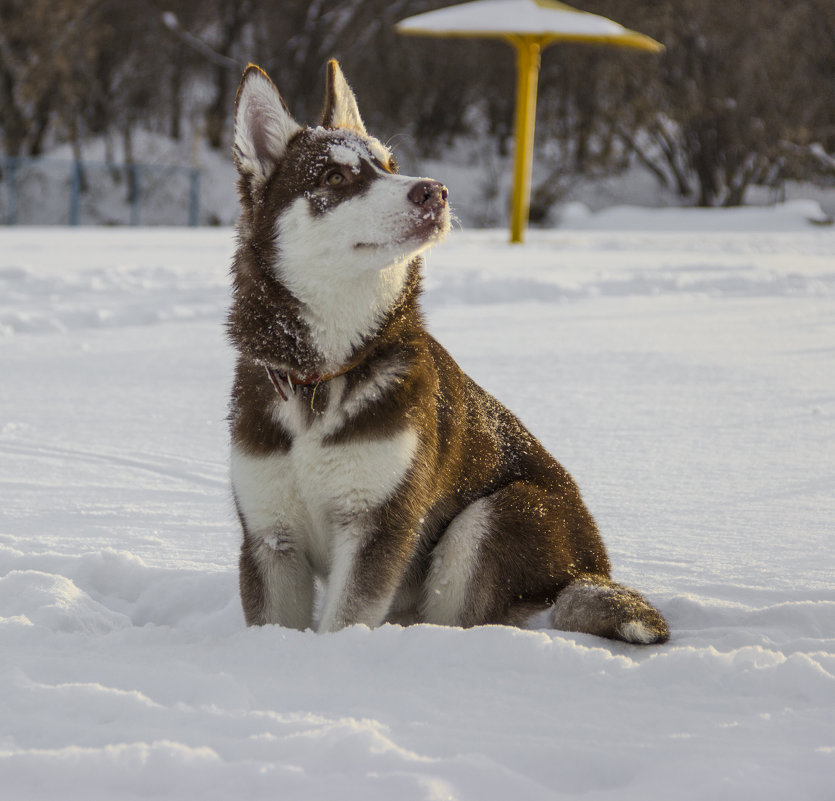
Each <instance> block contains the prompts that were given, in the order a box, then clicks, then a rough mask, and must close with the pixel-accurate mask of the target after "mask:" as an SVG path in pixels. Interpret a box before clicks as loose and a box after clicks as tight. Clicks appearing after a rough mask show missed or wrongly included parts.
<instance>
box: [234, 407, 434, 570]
mask: <svg viewBox="0 0 835 801" xmlns="http://www.w3.org/2000/svg"><path fill="white" fill-rule="evenodd" d="M296 402H297V401H296V400H295V399H291V400H290V401H289V403H288V407H287V409H286V411H285V412H284V413H283V414H282V417H283V416H284V415H285V414H287V415H288V416H289V415H292V412H293V410H292V405H293V404H294V403H296ZM328 429H329V426H328V425H327V420H325V419H323V420H322V421H321V423H318V424H317V423H314V424H313V425H312V426H310V427H309V428H308V429H307V430H305V431H303V432H302V431H297V432H294V434H295V435H294V438H293V444H292V447H291V448H290V450H289V451H287V452H284V453H276V454H272V455H269V456H252V455H250V454H248V453H246V452H244V451H243V450H241V449H240V448H238V447H237V446H236V445H235V444H234V443H233V446H232V460H231V472H232V486H233V488H234V491H235V497H236V499H237V502H238V505H239V508H240V510H241V513H242V515H243V517H244V519H245V521H246V525H247V531H248V533H249V535H250V536H253V537H259V538H262V539H263V540H264V541H265V542H266V543H267V544H268V545H270V546H271V547H273V548H277V549H281V548H284V547H288V548H299V549H301V550H302V551H303V552H304V553H305V554H306V556H307V557H308V558H309V559H310V560H311V562H312V563H313V565H314V567H315V568H316V569H317V572H323V573H327V571H328V569H329V566H330V561H331V554H332V550H333V542H334V539H335V537H336V536H337V535H338V534H339V533H340V532H345V531H346V530H350V529H351V528H352V525H353V523H354V521H356V522H357V524H359V525H361V521H362V520H363V518H364V516H365V515H366V513H367V512H368V511H370V510H371V509H373V508H374V507H377V506H379V505H380V504H381V503H383V502H384V501H385V500H386V499H387V498H388V497H390V496H391V495H392V493H393V492H394V491H395V490H396V488H397V486H398V485H399V484H400V482H401V481H402V480H403V478H404V476H405V475H406V472H407V471H408V470H409V467H410V466H411V464H412V460H413V458H414V455H415V452H416V450H417V444H418V438H417V433H416V432H415V431H414V430H413V429H410V428H406V429H404V430H403V431H401V432H399V433H398V434H396V435H395V436H393V437H388V438H381V439H362V440H357V441H351V442H345V443H340V444H326V443H325V442H324V441H323V437H324V436H325V435H326V433H327V432H328Z"/></svg>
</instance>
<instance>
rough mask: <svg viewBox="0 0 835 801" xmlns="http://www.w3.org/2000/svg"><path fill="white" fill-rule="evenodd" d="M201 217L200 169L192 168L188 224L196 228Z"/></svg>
mask: <svg viewBox="0 0 835 801" xmlns="http://www.w3.org/2000/svg"><path fill="white" fill-rule="evenodd" d="M199 217H200V170H198V169H197V168H196V167H192V169H191V181H190V182H189V192H188V224H189V225H190V226H191V227H192V228H194V227H195V226H196V225H197V224H198V221H199Z"/></svg>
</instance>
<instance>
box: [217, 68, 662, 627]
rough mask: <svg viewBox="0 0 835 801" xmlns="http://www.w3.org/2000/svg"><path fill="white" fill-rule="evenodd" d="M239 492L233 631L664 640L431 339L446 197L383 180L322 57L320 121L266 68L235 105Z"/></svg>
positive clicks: (421, 186)
mask: <svg viewBox="0 0 835 801" xmlns="http://www.w3.org/2000/svg"><path fill="white" fill-rule="evenodd" d="M234 157H235V163H236V166H237V168H238V172H239V174H240V181H239V190H240V197H241V205H242V211H241V217H240V222H239V228H238V235H239V244H238V250H237V254H236V256H235V262H234V300H233V305H232V309H231V312H230V315H229V331H230V335H231V338H232V340H233V342H234V344H235V346H236V348H237V349H238V353H239V357H238V363H237V369H236V374H235V381H234V386H233V391H232V403H231V412H230V425H231V438H232V460H231V467H232V486H233V492H234V497H235V502H236V505H237V509H238V513H239V517H240V521H241V526H242V529H243V543H242V547H241V556H240V586H241V599H242V603H243V608H244V614H245V617H246V621H247V623H248V624H250V625H253V624H264V623H278V624H281V625H283V626H291V627H295V628H300V629H303V628H308V627H311V626H313V625H314V624H315V623H316V622H317V621H315V620H314V607H315V606H316V604H315V603H314V588H315V579H317V578H318V579H320V580H321V582H322V586H323V587H324V596H323V598H322V602H321V606H320V609H321V611H320V615H319V619H318V630H319V631H334V630H337V629H340V628H342V627H344V626H348V625H351V624H355V623H364V624H367V625H369V626H378V625H380V624H382V623H384V622H387V621H389V622H399V623H412V622H427V623H441V624H449V625H459V626H473V625H478V624H485V623H509V624H514V625H525V623H526V622H527V621H529V620H530V619H531V618H532V616H534V615H536V614H538V613H542V612H547V614H548V616H549V619H550V622H551V623H552V624H553V625H554V626H555V627H558V628H564V629H568V630H573V631H585V632H590V633H593V634H598V635H601V636H604V637H615V638H619V639H624V640H627V641H631V642H640V643H650V642H662V641H664V640H666V639H667V636H668V631H667V626H666V623H665V622H664V619H663V617H662V616H661V615H660V613H659V612H658V611H657V610H656V609H654V608H653V607H652V606H651V605H650V604H649V603H648V602H647V601H646V600H645V599H644V598H643V597H642V596H641V595H639V594H638V593H637V592H635V591H634V590H630V589H628V588H626V587H623V586H621V585H619V584H616V583H614V582H613V581H611V579H610V578H609V562H608V558H607V556H606V552H605V549H604V546H603V543H602V541H601V539H600V536H599V534H598V531H597V527H596V526H595V523H594V520H593V519H592V517H591V515H590V514H589V512H588V510H587V509H586V507H585V505H584V504H583V501H582V499H581V497H580V493H579V490H578V489H577V486H576V485H575V483H574V482H573V480H572V479H571V477H570V476H569V475H568V473H567V472H566V471H565V470H564V469H563V468H562V467H561V466H560V465H559V464H558V463H557V462H556V461H555V460H554V459H553V457H551V456H550V455H549V454H548V453H547V452H546V451H545V449H544V448H543V447H542V445H541V444H540V443H539V442H538V441H537V440H536V439H535V438H534V437H533V436H532V435H531V434H530V433H529V432H528V431H527V430H526V429H525V428H524V426H523V425H522V424H521V423H520V422H519V421H518V420H517V419H516V417H514V415H513V414H512V413H511V412H509V411H508V410H507V409H506V408H505V407H504V406H502V405H501V404H500V403H499V402H498V401H496V400H495V399H494V398H492V397H491V396H490V395H488V394H487V393H486V392H485V391H484V390H482V389H481V388H480V387H479V386H478V385H476V384H475V383H474V382H473V381H471V380H470V379H469V378H468V377H467V376H466V375H464V374H463V373H462V372H461V370H460V369H459V367H458V366H457V365H456V364H455V362H454V361H453V360H452V358H451V357H450V356H449V354H447V352H446V351H445V350H444V349H443V348H442V347H441V346H440V345H439V344H438V343H437V342H436V341H435V340H434V339H433V338H432V337H431V336H430V335H429V334H428V333H427V331H426V329H425V327H424V324H423V320H422V317H421V312H420V307H419V296H420V282H421V278H420V270H421V261H420V253H421V252H422V251H424V250H425V249H426V248H428V247H429V246H430V245H432V244H434V243H436V242H438V241H440V240H441V239H442V238H443V237H444V236H445V234H446V233H447V231H448V229H449V225H450V213H449V206H448V203H447V191H446V189H445V188H444V187H443V186H442V185H441V184H439V183H437V182H436V181H432V180H429V179H426V178H412V177H408V176H402V175H398V174H397V168H396V165H395V163H394V160H393V158H392V156H391V153H390V152H389V150H388V149H387V148H386V147H385V146H384V145H382V144H381V143H380V142H379V141H378V140H376V139H374V138H373V137H371V136H369V135H368V133H367V132H366V130H365V126H364V124H363V122H362V118H361V116H360V113H359V109H358V107H357V104H356V100H355V98H354V95H353V93H352V91H351V89H350V88H349V86H348V84H347V83H346V81H345V79H344V77H343V75H342V72H341V71H340V69H339V66H338V65H337V63H336V62H335V61H332V62H330V63H329V65H328V73H327V89H326V99H325V109H324V113H323V118H322V122H321V125H319V126H318V127H308V126H302V125H299V124H298V123H297V122H296V121H295V120H294V119H293V118H292V116H291V115H290V113H289V111H288V110H287V108H286V106H285V105H284V102H283V101H282V99H281V97H280V95H279V93H278V91H277V90H276V88H275V87H274V85H273V84H272V82H271V81H270V79H269V78H268V77H267V75H266V74H265V73H264V72H262V71H261V70H260V69H258V68H257V67H254V66H250V67H249V68H247V70H246V72H245V73H244V76H243V79H242V81H241V86H240V89H239V91H238V97H237V100H236V104H235V145H234Z"/></svg>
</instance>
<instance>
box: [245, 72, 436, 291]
mask: <svg viewBox="0 0 835 801" xmlns="http://www.w3.org/2000/svg"><path fill="white" fill-rule="evenodd" d="M233 152H234V158H235V165H236V167H237V169H238V172H239V173H240V176H241V180H240V183H239V187H240V192H241V200H242V203H243V206H244V209H245V212H246V211H247V210H248V211H249V213H251V214H254V215H257V214H258V213H259V210H268V211H264V212H263V213H269V214H270V216H271V217H272V218H273V219H274V223H275V226H276V231H275V235H276V237H277V241H278V249H279V252H280V254H281V259H282V261H283V260H288V261H290V262H293V261H299V262H304V263H305V264H306V265H309V267H308V268H306V269H310V268H313V269H314V270H315V266H314V265H316V264H327V265H328V268H327V269H328V270H329V271H330V273H331V274H333V271H334V270H337V269H338V270H341V271H342V272H343V273H345V274H346V277H347V274H349V273H351V272H354V271H367V270H381V269H384V268H386V267H388V266H390V265H392V264H396V263H402V262H405V261H408V260H410V259H411V258H413V257H414V256H416V255H417V254H418V253H420V252H421V251H423V250H425V249H426V248H427V247H428V246H429V245H431V244H432V243H434V242H436V241H438V240H439V239H441V238H442V237H443V236H444V235H445V234H446V233H447V231H448V230H449V225H450V213H449V206H448V204H447V190H446V188H445V187H444V186H443V185H441V184H439V183H438V182H437V181H432V180H428V179H425V178H413V177H407V176H403V175H398V174H397V173H396V165H395V163H394V160H393V158H392V155H391V153H390V152H389V150H388V148H387V147H385V146H384V145H383V144H382V143H381V142H379V141H378V140H377V139H375V138H374V137H372V136H369V135H368V133H367V132H366V130H365V126H364V124H363V121H362V118H361V116H360V113H359V109H358V107H357V102H356V99H355V97H354V94H353V92H352V91H351V88H350V87H349V86H348V83H347V82H346V80H345V78H344V76H343V75H342V71H341V70H340V68H339V65H338V64H337V62H336V61H331V62H330V63H329V64H328V71H327V86H326V96H325V108H324V113H323V118H322V122H321V125H319V126H317V127H308V126H301V125H299V124H298V123H297V122H296V121H295V120H294V119H293V117H292V116H291V115H290V112H289V111H288V110H287V107H286V105H285V104H284V102H283V100H282V99H281V96H280V94H279V93H278V90H277V89H276V87H275V86H274V84H273V83H272V81H271V80H270V79H269V77H268V76H267V75H266V73H265V72H263V71H262V70H261V69H260V68H258V67H256V66H254V65H250V66H249V67H248V68H247V70H246V72H245V73H244V75H243V78H242V80H241V85H240V88H239V89H238V94H237V98H236V101H235V144H234V150H233Z"/></svg>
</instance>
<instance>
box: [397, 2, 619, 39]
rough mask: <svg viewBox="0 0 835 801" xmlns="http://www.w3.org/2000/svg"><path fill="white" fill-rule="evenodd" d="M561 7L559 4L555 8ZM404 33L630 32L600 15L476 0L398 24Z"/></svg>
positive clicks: (533, 4) (541, 5)
mask: <svg viewBox="0 0 835 801" xmlns="http://www.w3.org/2000/svg"><path fill="white" fill-rule="evenodd" d="M555 5H557V4H555ZM397 29H398V31H400V32H415V33H450V32H466V33H468V34H476V35H477V34H481V35H486V36H489V35H501V34H504V33H508V32H512V33H522V34H529V33H532V34H549V33H550V34H560V35H565V36H615V37H617V36H623V35H624V34H626V33H628V31H627V30H626V29H625V28H624V27H623V26H622V25H618V23H616V22H613V21H612V20H610V19H607V18H606V17H601V16H598V15H597V14H589V13H588V12H586V11H578V10H576V9H573V8H568V7H563V8H559V7H551V8H549V7H548V5H547V0H546V2H537V0H475V2H471V3H460V4H458V5H453V6H449V7H447V8H441V9H439V10H437V11H429V12H427V13H425V14H418V15H416V16H414V17H409V18H408V19H404V20H403V21H402V22H400V23H398V25H397Z"/></svg>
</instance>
